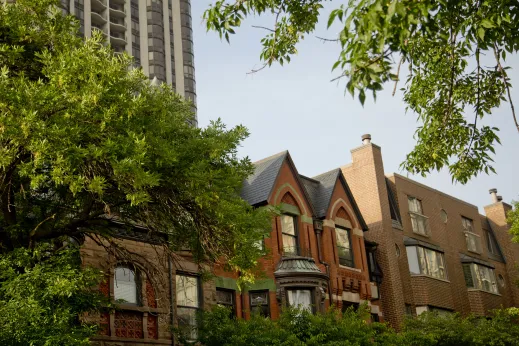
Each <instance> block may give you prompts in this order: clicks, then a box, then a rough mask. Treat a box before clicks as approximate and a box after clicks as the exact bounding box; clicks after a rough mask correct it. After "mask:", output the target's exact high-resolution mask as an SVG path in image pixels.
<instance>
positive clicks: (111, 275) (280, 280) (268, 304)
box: [82, 151, 383, 346]
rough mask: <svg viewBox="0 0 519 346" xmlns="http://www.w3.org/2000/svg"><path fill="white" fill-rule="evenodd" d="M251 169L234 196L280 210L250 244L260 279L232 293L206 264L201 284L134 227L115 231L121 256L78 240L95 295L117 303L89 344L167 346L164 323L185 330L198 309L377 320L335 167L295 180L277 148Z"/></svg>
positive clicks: (374, 272)
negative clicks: (265, 233)
mask: <svg viewBox="0 0 519 346" xmlns="http://www.w3.org/2000/svg"><path fill="white" fill-rule="evenodd" d="M255 167H256V170H255V173H254V174H253V175H252V176H251V177H249V179H247V181H246V182H244V187H243V190H242V197H243V198H244V199H245V200H247V201H248V202H249V203H250V204H251V205H253V206H256V207H261V206H267V205H271V206H278V207H279V208H280V210H281V214H280V215H279V216H276V217H274V218H273V219H272V231H271V233H270V236H269V237H266V238H265V239H264V241H263V242H262V244H258V246H262V247H264V248H265V249H266V250H267V253H268V255H267V256H265V257H264V258H262V259H261V260H260V261H261V266H262V268H263V269H264V274H265V275H264V277H263V278H260V279H258V280H257V281H256V283H255V284H254V285H253V286H251V287H248V288H247V289H246V290H244V291H241V292H240V291H239V290H238V287H237V285H236V280H237V278H238V275H239V273H230V272H226V271H225V270H223V267H220V266H215V268H213V269H214V273H215V276H214V278H213V279H212V280H201V278H200V277H199V269H200V268H199V267H198V266H197V265H196V264H194V263H193V261H190V259H189V254H188V253H179V254H178V256H176V258H175V259H174V260H172V259H171V258H169V257H168V256H167V255H166V254H165V253H164V252H163V251H162V250H161V248H160V247H157V246H156V245H157V244H158V243H160V239H152V238H150V237H149V235H148V233H147V232H146V230H140V229H138V228H136V229H134V230H132V231H127V230H120V233H119V237H118V238H119V243H120V245H122V246H123V247H124V248H126V249H128V250H130V251H131V253H132V255H128V254H125V255H122V257H121V256H119V255H118V254H117V253H116V252H111V251H110V250H109V251H107V248H106V247H105V246H103V245H104V244H102V243H97V242H95V241H94V240H92V239H86V240H85V243H84V246H83V248H82V257H83V262H84V263H85V264H86V265H92V266H95V267H98V268H101V269H103V271H104V272H105V273H107V275H106V280H105V281H104V282H103V284H102V285H101V287H100V290H101V291H102V292H103V293H105V294H106V295H107V296H110V297H112V298H114V299H115V300H120V299H122V300H124V303H120V304H119V309H118V310H117V311H115V312H111V313H110V312H108V311H107V312H106V313H103V314H102V315H101V320H100V322H101V326H102V331H101V335H99V336H96V337H95V338H94V340H93V341H94V344H96V345H99V346H108V345H122V344H131V345H139V346H140V345H151V344H153V345H156V344H163V345H167V344H171V343H172V340H171V334H170V330H171V328H172V327H173V326H177V325H178V324H181V325H183V326H184V327H186V326H187V327H189V326H193V327H194V326H195V315H196V312H197V310H199V309H207V308H210V307H211V306H213V305H214V304H220V305H225V306H229V307H230V308H231V309H230V310H231V311H232V313H233V315H235V316H236V317H237V318H248V317H249V316H250V314H251V311H252V310H258V312H259V313H261V314H263V315H265V316H270V317H271V318H277V317H278V316H279V313H280V309H281V308H282V307H283V306H287V305H297V306H301V307H303V308H308V309H311V310H312V311H314V312H318V311H324V310H325V309H327V308H328V307H329V306H330V305H331V304H334V305H336V306H337V307H338V308H339V309H346V308H348V307H349V306H353V307H357V306H359V304H361V303H364V302H366V304H368V306H369V309H370V310H371V314H372V318H373V319H374V320H383V318H382V312H381V309H380V307H379V299H378V284H379V283H380V279H381V277H380V270H379V267H378V265H377V263H376V259H375V257H374V256H375V249H376V244H375V243H373V242H365V240H364V233H365V231H367V227H366V223H365V222H364V220H363V218H362V215H361V214H360V211H359V208H358V206H357V204H356V203H355V200H354V199H353V196H352V194H351V191H350V189H349V187H348V184H347V183H346V180H345V179H344V176H343V174H342V172H341V170H340V169H339V168H337V169H335V170H332V171H330V172H326V173H323V174H321V175H319V176H317V177H314V178H308V177H304V176H302V175H299V173H298V172H297V169H296V167H295V166H294V163H293V162H292V159H291V158H290V154H289V153H288V152H286V151H285V152H282V153H279V154H277V155H274V156H271V157H268V158H266V159H264V160H261V161H258V162H256V163H255ZM92 318H96V317H92ZM192 332H193V333H196V330H195V329H194V328H193V331H192Z"/></svg>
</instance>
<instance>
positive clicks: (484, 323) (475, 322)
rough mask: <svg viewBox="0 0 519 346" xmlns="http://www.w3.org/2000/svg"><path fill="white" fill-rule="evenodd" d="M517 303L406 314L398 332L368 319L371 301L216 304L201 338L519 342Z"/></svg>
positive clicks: (441, 344)
mask: <svg viewBox="0 0 519 346" xmlns="http://www.w3.org/2000/svg"><path fill="white" fill-rule="evenodd" d="M518 316H519V309H515V308H512V309H506V310H496V311H494V312H493V314H492V317H491V318H481V317H474V316H470V317H466V318H463V317H461V316H460V315H459V314H449V315H439V314H437V313H432V312H429V313H423V314H421V315H420V316H419V317H417V318H414V319H408V320H406V322H405V323H404V325H403V327H402V331H401V332H399V333H397V332H396V331H394V330H393V329H391V328H390V327H388V326H387V325H386V324H383V323H370V322H368V319H369V314H368V311H367V307H362V308H360V309H359V311H357V312H356V311H353V310H351V309H350V310H348V311H346V312H345V313H341V312H339V311H338V310H336V309H330V310H329V311H328V312H326V313H324V314H316V315H313V314H311V313H309V312H307V311H304V310H298V309H292V308H289V309H284V310H283V312H282V314H281V316H280V318H279V319H278V320H271V319H269V318H264V317H261V316H259V315H253V316H252V317H251V319H250V320H241V319H237V320H235V319H232V318H231V317H230V314H229V310H228V309H227V308H223V307H215V308H213V309H212V310H211V311H208V312H204V313H201V314H200V315H199V317H198V321H199V332H198V342H200V343H201V344H203V345H206V346H254V345H258V346H260V345H261V346H263V345H283V346H301V345H308V346H318V345H319V346H321V345H322V346H353V345H355V346H364V345H370V346H374V345H377V346H396V345H398V346H401V345H403V346H469V345H470V346H483V345H485V346H487V345H492V346H498V345H499V346H508V345H510V346H512V345H519V324H518Z"/></svg>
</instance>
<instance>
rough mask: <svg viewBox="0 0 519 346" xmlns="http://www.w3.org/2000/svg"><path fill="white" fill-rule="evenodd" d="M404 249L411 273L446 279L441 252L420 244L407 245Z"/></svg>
mask: <svg viewBox="0 0 519 346" xmlns="http://www.w3.org/2000/svg"><path fill="white" fill-rule="evenodd" d="M406 250H407V260H408V262H409V271H410V272H411V274H423V275H428V276H431V277H433V278H437V279H447V273H446V271H445V261H444V259H443V253H441V252H439V251H434V250H431V249H427V248H424V247H420V246H407V247H406Z"/></svg>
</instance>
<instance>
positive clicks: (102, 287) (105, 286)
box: [99, 278, 110, 297]
mask: <svg viewBox="0 0 519 346" xmlns="http://www.w3.org/2000/svg"><path fill="white" fill-rule="evenodd" d="M99 291H100V292H101V294H102V295H104V296H105V297H109V296H110V282H109V281H108V279H107V278H106V279H104V280H103V281H101V283H100V284H99Z"/></svg>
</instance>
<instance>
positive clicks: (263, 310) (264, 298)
mask: <svg viewBox="0 0 519 346" xmlns="http://www.w3.org/2000/svg"><path fill="white" fill-rule="evenodd" d="M249 299H250V308H251V311H252V312H253V313H254V312H256V313H259V314H260V316H263V317H270V305H269V291H249Z"/></svg>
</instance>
